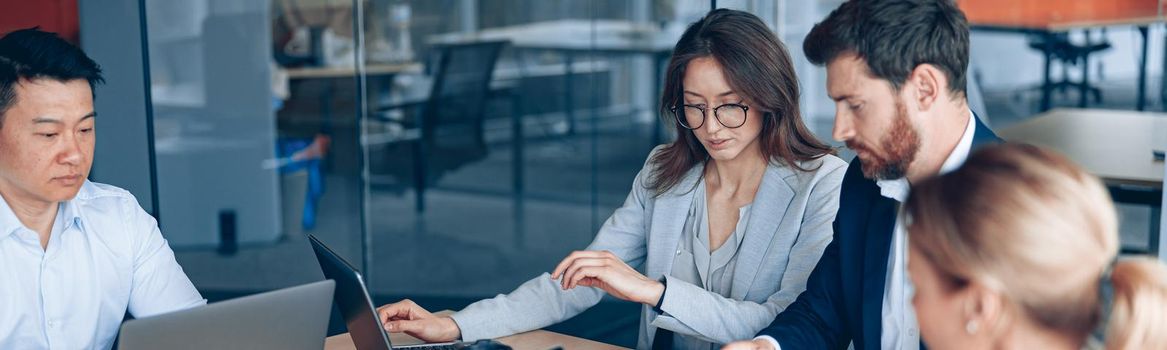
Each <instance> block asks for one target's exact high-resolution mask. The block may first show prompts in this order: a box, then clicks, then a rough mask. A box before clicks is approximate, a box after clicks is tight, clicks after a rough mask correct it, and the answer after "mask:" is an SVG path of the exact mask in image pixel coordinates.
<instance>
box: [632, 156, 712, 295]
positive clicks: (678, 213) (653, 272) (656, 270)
mask: <svg viewBox="0 0 1167 350" xmlns="http://www.w3.org/2000/svg"><path fill="white" fill-rule="evenodd" d="M702 168H703V167H701V166H696V167H693V169H690V170H689V172H688V173H685V177H683V178H681V181H679V182H677V185H676V186H673V188H672V189H670V190H669V191H668V192H665V193H663V194H661V195H660V196H659V197H657V198H656V199H655V203H654V204H653V209H652V227H650V228H649V231H648V256H649V259H648V268H647V269H646V271H645V273H647V274H648V276H650V278H651V276H663V275H666V274H668V273H669V271H672V268H673V256H674V253H673V252H674V251H676V250H677V244H678V243H679V242H680V240H681V230H682V229H683V228H684V227H685V219H686V218H687V217H688V215H689V206H690V205H691V204H692V203H693V195H694V194H695V193H694V192H693V190H694V188H695V187H696V185H697V180H700V178H701V170H702ZM654 257H655V258H656V259H654Z"/></svg>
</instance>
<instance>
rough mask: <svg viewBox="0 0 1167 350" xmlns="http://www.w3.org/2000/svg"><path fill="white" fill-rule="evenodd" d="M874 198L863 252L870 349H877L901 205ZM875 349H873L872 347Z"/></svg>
mask: <svg viewBox="0 0 1167 350" xmlns="http://www.w3.org/2000/svg"><path fill="white" fill-rule="evenodd" d="M872 195H873V196H875V198H872V201H873V202H874V203H873V205H872V206H871V209H870V211H869V212H868V218H867V232H865V233H864V240H865V241H866V245H865V246H864V251H863V294H862V297H861V299H862V300H863V312H862V315H863V320H862V324H863V338H864V341H865V342H867V344H866V345H867V346H866V347H867V348H869V349H874V348H878V347H879V344H880V341H879V339H880V333H881V331H880V328H881V327H880V326H881V324H882V321H881V320H882V315H883V292H884V289H885V287H886V284H887V260H888V257H889V256H890V252H891V240H892V234H893V230H895V218H896V209H897V207H898V205H899V204H898V202H896V201H895V200H893V199H891V198H886V197H883V196H880V195H879V190H876V191H874V192H873V193H872ZM872 346H874V347H872Z"/></svg>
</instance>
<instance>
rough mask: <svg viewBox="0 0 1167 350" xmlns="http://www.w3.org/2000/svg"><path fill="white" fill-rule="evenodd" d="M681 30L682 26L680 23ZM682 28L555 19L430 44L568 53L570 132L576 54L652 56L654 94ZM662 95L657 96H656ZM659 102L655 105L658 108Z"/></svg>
mask: <svg viewBox="0 0 1167 350" xmlns="http://www.w3.org/2000/svg"><path fill="white" fill-rule="evenodd" d="M678 29H680V30H683V29H684V28H678ZM680 37H681V32H680V31H673V30H665V29H661V28H660V27H658V26H657V25H656V24H655V23H638V22H630V21H624V20H555V21H546V22H535V23H529V24H522V25H515V26H508V27H500V28H491V29H485V30H481V31H477V32H471V33H451V34H442V35H435V36H432V37H430V38H429V42H430V43H431V44H459V43H472V42H479V41H493V40H510V42H511V47H512V49H514V50H519V51H534V52H537V51H552V52H559V53H562V54H563V55H564V67H565V71H564V86H565V90H564V94H566V95H567V96H566V97H565V103H566V105H565V107H564V110H565V113H566V114H567V121H568V128H567V129H568V134H574V133H575V130H576V127H575V111H574V109H575V107H574V106H573V104H574V96H573V90H574V89H573V88H572V73H573V71H572V66H573V64H574V62H575V56H576V55H580V54H588V53H598V54H606V55H646V56H649V57H651V58H652V59H653V84H654V85H653V86H654V91H653V93H654V94H659V93H660V90H661V89H660V87H661V85H660V84H661V81H662V80H663V74H662V73H661V69H662V67H663V66H664V61H665V60H667V59H668V57H669V55H670V54H671V53H672V52H673V46H674V45H675V44H676V40H677V39H678V38H680ZM657 98H658V96H657V95H654V96H653V101H654V102H655V101H656V100H657ZM655 105H656V104H655V103H653V104H652V106H653V107H651V108H652V109H654V110H655V109H656V107H655ZM660 119H661V118H659V116H658V117H657V118H654V123H653V133H652V135H653V136H652V137H653V140H652V141H653V144H654V145H655V144H658V143H660V141H661V139H662V135H661V123H660Z"/></svg>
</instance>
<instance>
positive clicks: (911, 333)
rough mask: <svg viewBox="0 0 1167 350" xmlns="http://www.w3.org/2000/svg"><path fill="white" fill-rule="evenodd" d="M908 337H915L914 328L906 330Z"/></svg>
mask: <svg viewBox="0 0 1167 350" xmlns="http://www.w3.org/2000/svg"><path fill="white" fill-rule="evenodd" d="M908 335H909V336H913V337H914V336H916V329H915V328H908Z"/></svg>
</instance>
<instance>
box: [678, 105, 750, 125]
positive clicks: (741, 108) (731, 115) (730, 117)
mask: <svg viewBox="0 0 1167 350" xmlns="http://www.w3.org/2000/svg"><path fill="white" fill-rule="evenodd" d="M678 109H680V111H678ZM707 110H709V106H706V105H704V104H696V105H681V106H679V107H678V106H673V107H672V108H669V111H671V112H673V118H676V119H677V124H680V125H681V127H682V128H685V129H689V130H694V129H699V128H701V126H702V125H705V115H706V114H705V111H707ZM749 110H750V107H748V106H746V105H742V104H737V103H726V104H723V105H720V106H717V107H714V108H713V118H714V119H717V122H718V123H721V125H722V126H725V127H727V128H730V129H733V128H740V127H741V126H742V125H745V124H746V111H749Z"/></svg>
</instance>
